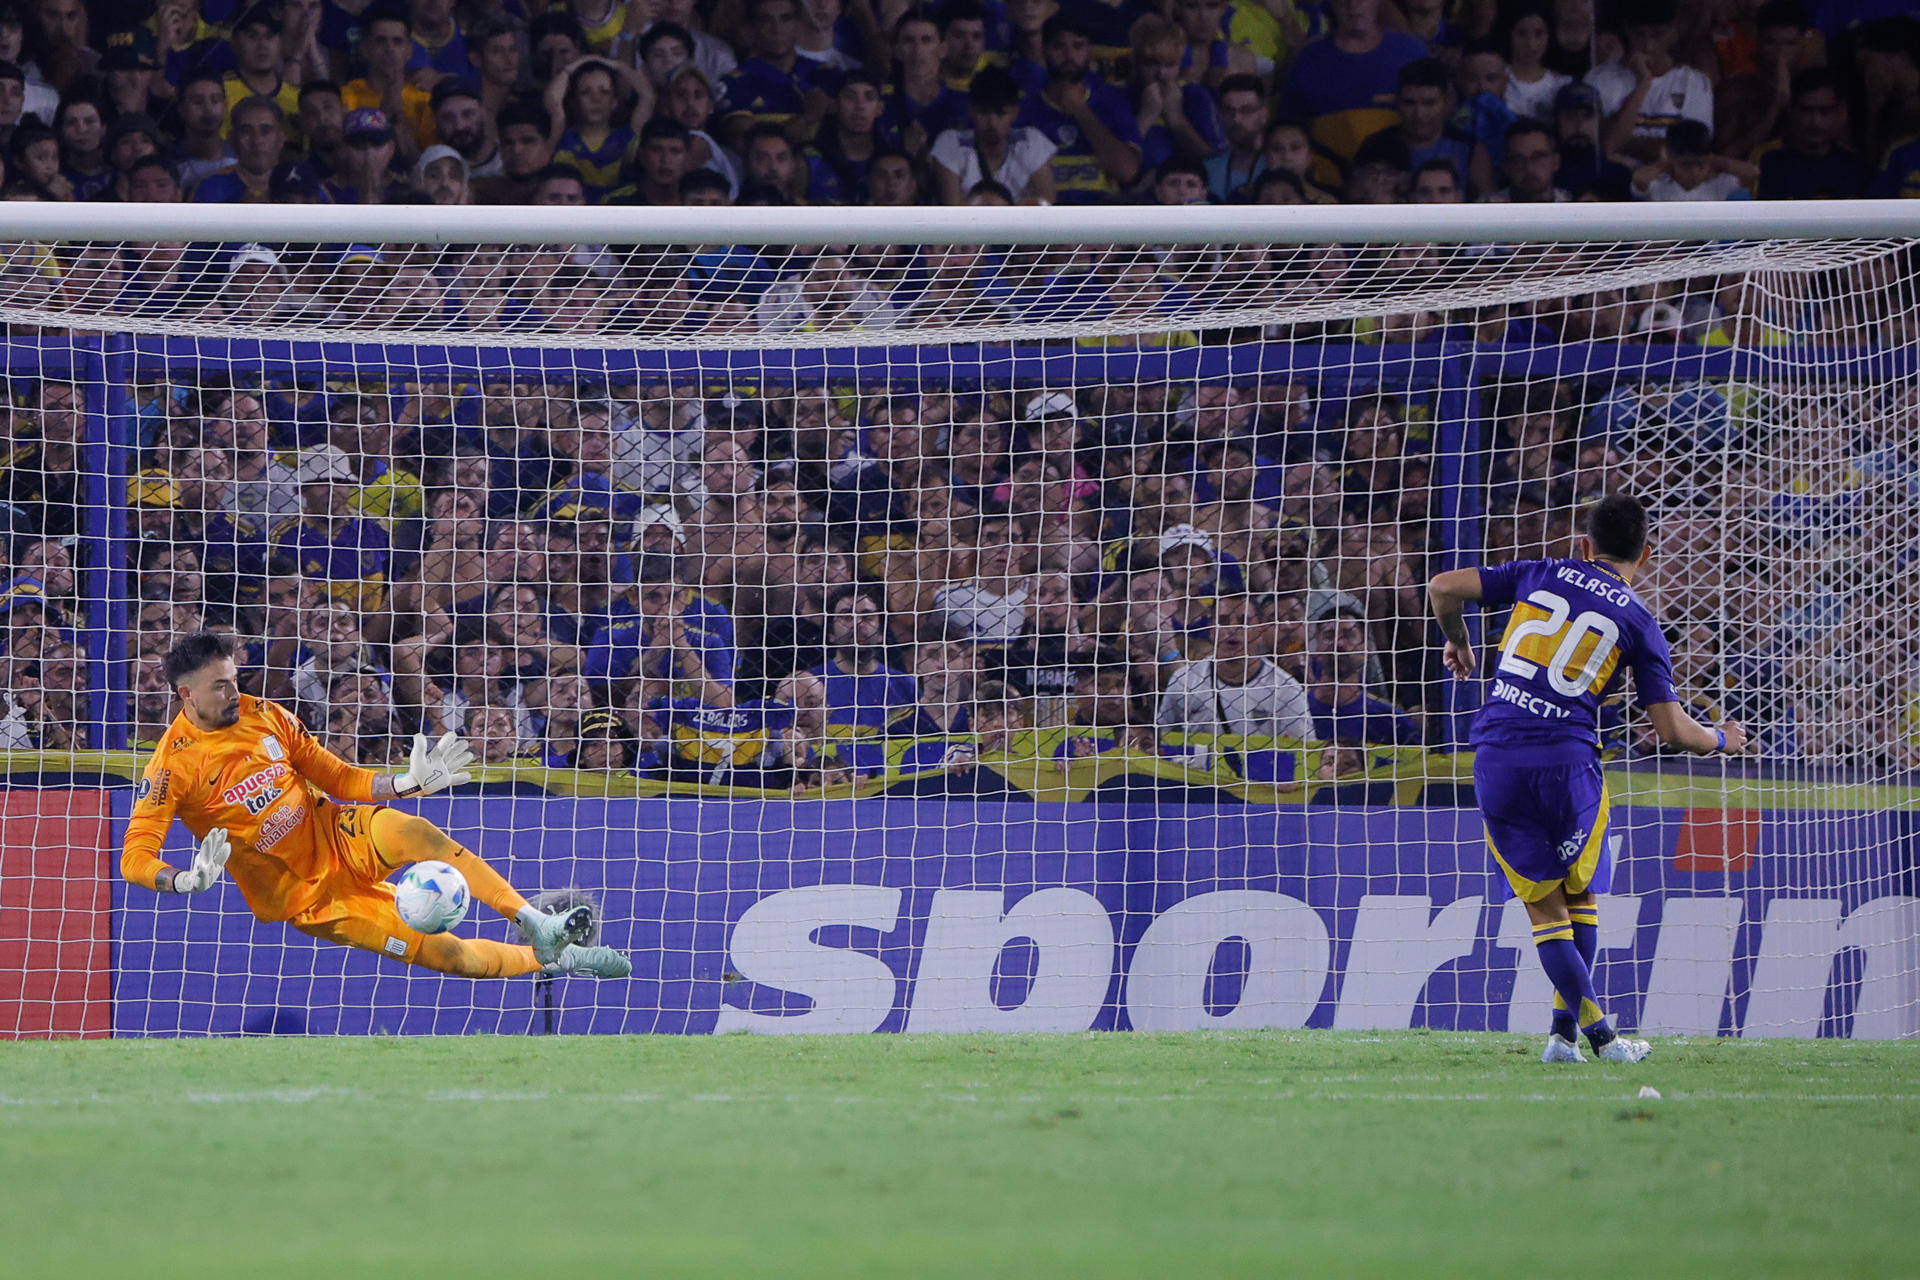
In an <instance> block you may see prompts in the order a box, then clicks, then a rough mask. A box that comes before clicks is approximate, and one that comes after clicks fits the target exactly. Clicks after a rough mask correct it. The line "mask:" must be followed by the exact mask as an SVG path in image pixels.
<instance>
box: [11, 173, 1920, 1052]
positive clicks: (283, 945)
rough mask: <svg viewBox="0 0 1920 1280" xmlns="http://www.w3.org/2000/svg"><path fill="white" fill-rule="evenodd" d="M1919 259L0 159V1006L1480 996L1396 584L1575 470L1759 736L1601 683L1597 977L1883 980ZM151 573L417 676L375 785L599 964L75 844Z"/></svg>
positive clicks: (1498, 953) (18, 1017) (1463, 715)
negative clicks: (3, 553)
mask: <svg viewBox="0 0 1920 1280" xmlns="http://www.w3.org/2000/svg"><path fill="white" fill-rule="evenodd" d="M1916 267H1920V208H1916V207H1914V206H1911V205H1907V204H1902V203H1900V202H1892V201H1886V202H1877V201H1844V202H1843V201H1826V202H1808V203H1806V204H1796V205H1791V206H1789V205H1783V204H1761V203H1752V202H1745V203H1722V204H1660V205H1652V204H1645V205H1631V206H1621V205H1599V204H1591V205H1588V204H1565V205H1554V206H1524V205H1475V206H1463V207H1459V208H1448V207H1442V206H1379V207H1349V206H1324V207H1323V206H1305V207H1302V206H1286V207H1271V208H1269V207H1259V206H1214V207H1188V208H1159V207H1125V208H1122V207H1103V208H1094V209H1083V208H1065V207H1061V208H991V207H969V208H953V209H901V210H890V209H877V208H833V209H825V208H799V209H792V208H783V209H753V208H743V209H704V208H703V209H693V208H678V209H591V208H565V209H547V208H512V209H508V208H471V207H457V208H437V207H427V206H392V207H338V206H321V205H291V206H259V207H241V206H234V207H210V206H187V205H151V206H149V205H117V204H70V205H68V204H62V205H56V204H39V203H9V204H5V205H0V323H4V324H5V326H6V331H5V332H6V336H5V356H6V361H7V378H8V382H9V388H10V392H11V409H10V419H9V423H10V425H9V432H10V451H11V456H12V462H11V464H10V465H9V467H8V469H7V472H6V475H7V489H6V491H5V493H4V494H0V504H4V510H3V514H4V516H5V519H6V520H7V521H8V524H7V532H8V534H9V540H8V543H7V551H8V556H9V559H8V565H7V569H8V573H9V581H8V585H7V588H6V591H5V594H4V601H5V605H6V610H7V611H6V614H5V618H6V630H5V648H6V651H5V654H4V670H5V672H6V680H7V683H6V686H5V689H4V696H5V705H4V708H0V712H3V714H0V749H3V750H4V751H5V752H6V756H5V759H6V766H7V782H8V784H9V785H8V788H7V790H6V791H5V792H4V794H3V795H0V801H4V806H5V807H4V811H0V823H4V825H5V830H4V831H0V1038H8V1037H42V1036H48V1035H87V1036H104V1035H116V1036H165V1035H182V1034H249V1033H363V1032H377V1031H385V1032H401V1033H415V1034H426V1033H466V1032H500V1033H511V1034H521V1033H529V1034H541V1033H553V1032H589V1031H591V1032H656V1031H657V1032H692V1033H708V1032H726V1031H747V1032H755V1033H770V1034H783V1033H794V1032H849V1033H865V1032H873V1031H963V1030H1052V1031H1082V1030H1087V1029H1129V1028H1134V1029H1153V1030H1180V1029H1200V1028H1207V1027H1255V1026H1316V1027H1322V1026H1329V1027H1409V1026H1426V1027H1437V1028H1448V1029H1460V1030H1491V1031H1502V1030H1513V1031H1528V1032H1544V1031H1545V1029H1546V1024H1547V1014H1548V1006H1549V1003H1550V1001H1551V999H1552V992H1551V990H1550V989H1549V987H1548V985H1547V981H1546V979H1545V977H1544V976H1543V975H1542V974H1541V972H1540V970H1539V966H1538V965H1537V963H1536V962H1535V961H1534V958H1533V956H1532V954H1531V952H1532V947H1531V944H1530V940H1529V930H1528V927H1527V920H1526V915H1525V912H1524V910H1523V909H1522V908H1521V906H1520V905H1519V904H1518V903H1516V902H1513V901H1511V900H1510V896H1509V894H1508V893H1507V891H1506V890H1505V888H1504V884H1503V882H1502V881H1501V879H1500V877H1499V876H1498V874H1497V873H1496V872H1495V871H1494V869H1493V867H1492V864H1491V862H1490V860H1489V859H1488V857H1487V855H1486V851H1485V845H1484V841H1483V834H1482V828H1481V823H1480V819H1479V816H1478V813H1477V811H1476V809H1475V807H1474V796H1473V792H1472V767H1471V751H1470V749H1469V747H1468V745H1467V730H1468V726H1469V723H1470V721H1471V718H1472V715H1473V713H1474V711H1475V709H1476V708H1477V707H1478V706H1479V704H1480V702H1481V700H1482V698H1483V696H1484V684H1483V682H1482V681H1481V680H1479V679H1475V680H1470V681H1465V682H1456V681H1453V680H1451V679H1449V678H1448V677H1447V676H1446V673H1445V672H1444V671H1443V670H1442V669H1441V666H1440V663H1439V658H1438V649H1439V643H1440V641H1439V636H1438V634H1437V632H1436V631H1435V630H1434V628H1433V624H1432V622H1431V618H1430V616H1429V612H1428V607H1427V601H1426V599H1425V595H1424V587H1425V583H1426V582H1427V580H1428V579H1429V578H1430V577H1431V576H1432V575H1433V574H1434V573H1436V572H1439V571H1441V570H1444V569H1449V568H1458V567H1469V566H1477V565H1491V564H1497V563H1501V562H1504V561H1507V560H1511V559H1516V558H1528V557H1539V556H1564V555H1571V554H1573V546H1574V539H1575V538H1576V537H1577V535H1578V533H1579V531H1580V521H1581V518H1582V512H1583V510H1584V508H1585V506H1586V505H1587V504H1588V503H1590V502H1592V501H1593V500H1595V499H1596V498H1598V497H1600V496H1602V495H1605V494H1608V493H1614V492H1627V493H1631V494H1634V495H1636V496H1638V497H1640V498H1641V499H1642V500H1643V501H1645V502H1646V504H1647V505H1648V507H1649V508H1650V510H1651V513H1652V516H1653V539H1654V546H1655V559H1654V561H1653V564H1652V568H1651V570H1650V572H1649V574H1648V576H1647V577H1646V578H1645V579H1643V580H1642V582H1641V583H1640V584H1638V585H1639V587H1640V589H1641V591H1642V594H1643V596H1644V598H1645V599H1646V600H1647V601H1648V602H1649V604H1650V605H1651V606H1652V607H1653V608H1654V609H1655V611H1656V612H1657V613H1658V614H1659V615H1660V617H1661V619H1662V621H1663V623H1664V625H1665V630H1666V633H1667V635H1668V638H1669V642H1670V644H1671V646H1672V648H1673V652H1674V659H1675V674H1676V678H1677V681H1678V686H1677V687H1678V688H1679V690H1680V692H1681V694H1682V697H1683V700H1684V702H1685V703H1686V705H1687V706H1688V708H1689V709H1690V710H1691V711H1692V713H1693V714H1694V715H1696V716H1697V717H1699V718H1701V719H1703V720H1715V719H1729V718H1731V719H1738V720H1740V721H1741V722H1743V723H1744V724H1745V725H1746V726H1747V728H1748V730H1749V732H1750V733H1751V734H1752V735H1753V738H1754V741H1755V744H1756V746H1755V750H1754V752H1753V753H1752V754H1751V755H1749V756H1747V757H1745V758H1742V759H1738V760H1729V759H1724V758H1713V759H1695V758H1691V757H1679V756H1675V755H1673V754H1670V753H1667V752H1664V751H1662V750H1661V749H1660V748H1659V745H1658V743H1657V741H1656V740H1655V739H1654V737H1653V735H1652V734H1651V732H1650V730H1649V727H1648V724H1647V720H1646V716H1645V715H1644V713H1643V712H1641V711H1640V709H1639V708H1638V707H1637V706H1636V704H1635V702H1634V700H1633V696H1632V690H1631V687H1630V686H1629V687H1628V688H1627V689H1625V690H1624V691H1623V696H1622V697H1621V698H1619V699H1617V700H1615V702H1614V703H1613V704H1611V705H1609V706H1608V707H1606V708H1604V709H1603V711H1602V714H1601V717H1600V722H1599V725H1598V731H1599V734H1600V738H1601V742H1602V747H1603V752H1604V761H1605V770H1606V776H1607V779H1608V785H1609V789H1610V792H1611V795H1612V803H1613V826H1612V829H1611V832H1610V836H1609V841H1610V844H1611V846H1612V850H1613V862H1614V869H1613V875H1612V880H1611V885H1610V889H1609V891H1608V892H1607V893H1605V894H1604V895H1603V896H1602V898H1601V917H1600V919H1601V942H1600V946H1601V951H1600V959H1599V964H1598V967H1597V986H1598V988H1599V991H1600V994H1601V996H1602V999H1603V1001H1604V1002H1605V1003H1606V1004H1607V1006H1608V1008H1609V1012H1611V1013H1612V1014H1613V1015H1614V1016H1615V1018H1616V1020H1617V1021H1618V1022H1619V1023H1620V1024H1621V1026H1622V1027H1623V1028H1625V1029H1630V1030H1636V1031H1639V1032H1642V1033H1660V1034H1681V1033H1684V1034H1698V1035H1744V1036H1853V1037H1860V1038H1869V1037H1871V1038H1904V1037H1912V1036H1916V1035H1920V888H1917V887H1916V831H1915V823H1916V817H1915V815H1916V808H1917V807H1920V806H1917V805H1916V801H1917V800H1920V776H1916V768H1917V767H1920V586H1917V585H1916V584H1920V574H1917V573H1916V572H1915V561H1916V557H1920V389H1917V388H1920V285H1917V284H1916V279H1915V271H1916ZM1469 623H1470V625H1471V627H1472V628H1473V631H1474V635H1475V637H1476V640H1478V641H1480V642H1482V644H1483V647H1484V646H1485V645H1488V644H1491V642H1492V641H1493V640H1494V639H1497V638H1498V636H1499V634H1500V629H1501V628H1502V627H1504V625H1505V623H1506V619H1505V617H1504V616H1500V615H1497V614H1494V613H1491V612H1490V613H1488V614H1486V615H1480V616H1476V615H1473V614H1472V613H1471V612H1470V614H1469ZM202 629H211V630H216V631H221V632H223V633H225V634H228V635H230V636H232V637H233V638H234V640H235V642H236V643H237V644H238V645H239V647H240V652H241V663H240V666H241V670H242V672H243V676H244V678H245V680H246V682H247V687H248V692H250V693H252V694H255V695H257V696H261V697H265V698H267V699H269V700H272V701H275V702H279V703H281V704H282V705H284V706H285V707H287V708H288V710H290V711H293V712H294V713H295V714H296V715H298V716H299V717H300V718H301V719H302V721H303V723H305V725H306V726H307V728H308V729H309V730H310V731H311V732H312V733H313V734H314V735H315V736H316V737H317V738H319V739H320V741H321V742H322V743H323V744H324V745H326V746H327V747H328V748H329V749H330V750H333V751H335V752H336V753H337V754H340V755H341V756H343V757H345V758H347V759H349V760H352V761H354V762H356V763H359V764H363V765H366V766H369V767H380V768H383V769H384V768H403V767H405V763H406V758H405V744H406V743H407V742H408V741H409V740H410V739H411V735H412V734H413V733H414V732H416V731H418V732H426V733H429V734H430V735H437V734H439V733H441V732H445V731H452V732H456V733H459V734H460V735H462V736H463V737H464V738H466V739H468V740H469V741H470V742H471V743H472V745H473V746H474V748H475V750H476V752H477V753H478V754H479V756H480V758H481V764H480V766H479V767H478V769H477V770H476V781H475V782H474V783H473V784H472V785H471V786H468V787H465V788H460V789H457V790H456V791H455V792H453V793H451V794H448V795H442V796H435V797H432V798H430V799H428V800H422V801H418V802H402V805H403V807H406V808H408V809H409V810H410V811H413V812H418V813H420V814H422V815H423V816H426V817H428V818H430V819H431V820H432V821H434V822H435V823H437V824H438V825H440V826H441V827H442V828H444V829H445V830H446V831H448V832H449V833H450V834H451V835H453V836H454V837H455V838H456V839H458V840H460V841H462V842H463V843H465V844H467V845H468V846H469V847H471V848H473V849H475V850H477V851H478V852H480V853H481V854H482V855H483V856H485V857H486V858H487V859H488V860H489V861H490V862H492V863H493V864H494V865H496V866H498V867H499V868H500V869H501V870H502V872H503V873H504V874H505V875H507V877H508V878H509V879H510V880H511V881H512V882H513V883H514V884H515V885H516V886H517V887H519V888H520V889H522V890H523V891H525V892H527V893H529V894H531V893H534V892H536V891H539V890H559V889H563V888H569V889H576V890H585V891H590V892H591V893H593V894H596V895H598V896H599V898H600V899H601V901H602V902H603V903H604V908H605V916H604V920H603V940H604V941H606V942H607V943H609V944H610V945H614V946H617V947H618V948H619V949H621V950H623V951H626V952H627V953H629V954H630V955H631V956H632V958H633V960H634V962H635V966H636V970H635V973H634V975H633V978H632V979H631V980H623V981H617V982H604V983H600V984H591V983H587V982H583V981H572V980H558V981H547V980H542V981H540V982H522V981H518V980H514V981H496V982H491V983H489V982H477V981H469V980H465V979H457V978H447V977H441V976H439V975H436V974H432V973H428V972H425V971H421V970H416V969H409V968H407V967H405V966H402V965H399V964H397V963H394V962H392V961H390V960H385V959H382V958H380V957H378V956H376V955H372V954H367V953H360V952H354V951H349V950H345V949H341V948H335V947H329V946H327V945H325V944H322V943H319V942H316V941H314V940H313V939H311V938H308V937H306V936H304V935H301V934H299V933H297V932H294V931H292V930H290V929H288V928H287V927H286V926H285V925H283V924H276V923H262V922H259V921H256V920H255V919H254V918H253V916H252V915H251V914H250V912H249V911H248V908H247V904H246V903H245V902H244V901H243V900H242V897H241V895H240V893H239V891H238V890H237V889H236V888H235V887H234V885H233V884H232V883H223V884H222V885H220V886H219V887H217V888H216V889H214V890H212V891H209V892H207V893H205V894H201V895H197V896H195V897H193V898H191V899H187V898H179V897H160V896H156V895H153V894H150V893H147V892H146V891H144V890H141V889H139V888H135V887H132V886H129V885H127V884H126V883H124V882H123V881H121V879H120V877H119V874H118V866H119V847H120V846H119V841H120V836H121V832H122V831H123V830H124V827H125V822H126V818H127V815H128V813H129V812H130V809H131V805H132V803H133V801H134V798H135V791H134V788H135V784H136V783H137V781H138V779H139V776H140V771H141V769H142V768H143V766H144V764H145V761H146V759H147V757H148V756H149V755H150V754H151V752H152V751H153V749H154V747H155V746H156V745H157V744H158V743H159V742H161V741H162V740H163V739H164V738H165V736H166V734H167V729H168V725H169V723H170V721H171V719H172V717H173V715H174V713H175V711H176V710H177V709H178V708H177V705H176V704H175V703H174V702H173V700H172V695H171V692H170V691H169V690H168V688H167V686H166V681H165V677H164V671H163V669H162V664H161V661H160V659H161V657H162V655H164V653H165V652H166V650H167V648H168V647H169V646H170V645H171V644H172V643H173V642H174V641H175V640H176V639H177V638H178V637H180V636H182V635H185V634H189V633H191V632H195V631H198V630H202ZM1483 670H1484V668H1483ZM234 781H238V780H237V779H236V780H234ZM190 845H191V841H190V839H189V837H188V836H187V834H186V833H185V832H184V830H182V829H180V828H179V827H177V826H176V828H175V830H174V832H173V834H172V837H171V838H170V842H169V844H168V852H167V856H168V859H169V861H171V862H174V863H175V864H176V865H179V864H182V863H184V861H185V860H187V859H188V858H190V856H191V855H190ZM461 931H462V932H467V933H477V934H479V935H481V936H490V937H499V938H507V937H509V936H510V934H509V929H508V926H507V924H506V922H505V921H501V920H469V921H468V922H467V923H466V924H464V925H462V926H461Z"/></svg>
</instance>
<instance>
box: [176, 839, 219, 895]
mask: <svg viewBox="0 0 1920 1280" xmlns="http://www.w3.org/2000/svg"><path fill="white" fill-rule="evenodd" d="M232 852H233V846H232V845H230V844H228V843H227V829H226V828H225V827H215V828H214V829H213V830H211V831H209V832H207V835H206V838H205V839H203V840H202V841H201V842H200V852H198V853H196V854H194V855H193V865H192V866H191V867H188V868H187V869H186V870H185V871H176V872H174V873H173V891H174V892H175V893H199V892H200V891H201V890H202V889H210V888H212V887H213V882H214V881H215V880H218V879H219V878H220V872H221V871H222V870H223V869H224V868H225V867H226V865H227V856H228V855H229V854H231V853H232Z"/></svg>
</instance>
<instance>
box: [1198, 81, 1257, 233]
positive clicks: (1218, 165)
mask: <svg viewBox="0 0 1920 1280" xmlns="http://www.w3.org/2000/svg"><path fill="white" fill-rule="evenodd" d="M1272 116H1273V113H1272V112H1271V111H1270V110H1269V109H1268V107H1267V93H1266V90H1265V88H1263V87H1262V86H1261V84H1260V78H1259V77H1258V76H1228V77H1227V78H1226V79H1225V80H1222V81H1221V82H1220V134H1221V137H1222V138H1223V139H1225V145H1224V146H1222V147H1221V148H1220V149H1219V150H1218V151H1216V152H1215V153H1214V154H1213V155H1212V157H1211V158H1209V159H1208V160H1207V193H1208V194H1209V195H1211V196H1212V197H1213V198H1214V199H1215V200H1218V201H1221V202H1223V203H1224V202H1226V201H1229V200H1233V201H1243V200H1247V199H1249V198H1250V197H1251V195H1252V190H1253V181H1254V179H1255V178H1258V177H1259V176H1260V173H1261V171H1262V170H1263V169H1264V168H1266V162H1265V150H1264V144H1265V142H1266V136H1267V124H1268V122H1269V121H1270V120H1271V119H1272Z"/></svg>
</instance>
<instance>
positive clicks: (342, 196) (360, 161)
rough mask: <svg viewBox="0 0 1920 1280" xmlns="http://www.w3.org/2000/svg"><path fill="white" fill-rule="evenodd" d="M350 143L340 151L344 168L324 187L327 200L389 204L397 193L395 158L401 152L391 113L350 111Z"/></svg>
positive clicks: (364, 109) (347, 130)
mask: <svg viewBox="0 0 1920 1280" xmlns="http://www.w3.org/2000/svg"><path fill="white" fill-rule="evenodd" d="M345 135H346V145H345V146H344V147H342V148H341V150H340V152H339V160H340V167H339V168H338V169H336V170H335V171H334V173H333V176H332V177H330V178H328V179H327V181H326V183H325V185H324V189H323V192H322V194H323V196H324V197H325V200H326V202H327V203H332V204H386V203H388V202H389V201H390V200H391V199H392V197H393V195H394V194H395V184H394V178H393V169H392V165H393V161H394V158H395V156H396V155H397V154H398V153H399V144H398V143H397V142H396V141H395V139H394V132H393V127H392V124H391V123H390V122H389V121H388V119H387V113H386V112H384V111H382V110H380V109H379V108H378V107H357V108H355V109H354V110H352V111H349V112H348V113H347V120H346V126H345Z"/></svg>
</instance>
